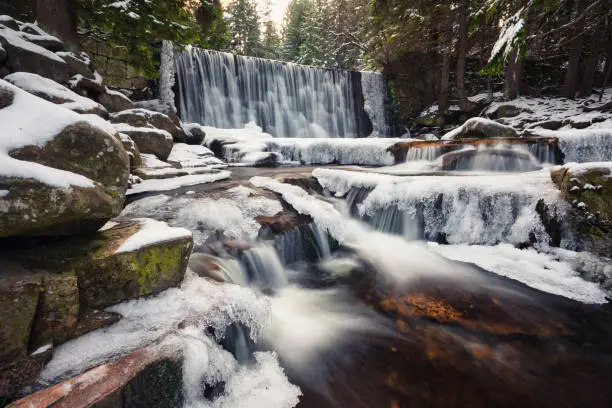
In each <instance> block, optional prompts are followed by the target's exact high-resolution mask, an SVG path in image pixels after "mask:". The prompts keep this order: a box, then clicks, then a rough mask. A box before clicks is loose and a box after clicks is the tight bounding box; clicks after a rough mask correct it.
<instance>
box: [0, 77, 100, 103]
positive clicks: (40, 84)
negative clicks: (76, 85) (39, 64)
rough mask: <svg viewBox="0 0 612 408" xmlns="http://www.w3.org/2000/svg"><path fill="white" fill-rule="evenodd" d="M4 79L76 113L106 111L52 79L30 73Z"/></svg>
mask: <svg viewBox="0 0 612 408" xmlns="http://www.w3.org/2000/svg"><path fill="white" fill-rule="evenodd" d="M4 79H5V80H6V81H8V82H10V83H11V84H13V85H15V86H17V87H19V88H21V89H23V90H24V91H26V92H29V93H31V94H34V95H45V99H48V100H54V101H58V103H57V104H58V105H60V106H62V107H64V108H66V109H70V110H72V111H76V112H90V111H93V110H96V109H97V110H100V111H102V112H104V111H106V109H105V108H104V107H103V106H102V105H100V104H99V103H97V102H95V101H93V100H91V99H89V98H85V97H84V96H81V95H79V94H77V93H75V92H73V91H71V90H70V89H68V88H66V87H65V86H63V85H60V84H58V83H57V82H55V81H53V80H52V79H48V78H45V77H42V76H40V75H37V74H32V73H29V72H15V73H14V74H10V75H7V76H6V77H4Z"/></svg>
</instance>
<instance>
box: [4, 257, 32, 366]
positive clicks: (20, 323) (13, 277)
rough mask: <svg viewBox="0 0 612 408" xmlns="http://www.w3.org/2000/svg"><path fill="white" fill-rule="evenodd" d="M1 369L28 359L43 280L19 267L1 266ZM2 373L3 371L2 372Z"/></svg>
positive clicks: (6, 264) (7, 264) (5, 264)
mask: <svg viewBox="0 0 612 408" xmlns="http://www.w3.org/2000/svg"><path fill="white" fill-rule="evenodd" d="M0 269H1V272H2V273H1V274H0V276H1V278H0V322H2V323H1V324H0V369H1V368H2V367H3V366H4V365H5V363H6V362H10V361H14V360H17V359H19V358H23V357H25V356H27V352H28V344H29V340H30V330H31V327H32V322H33V320H34V314H35V313H36V306H37V304H38V298H39V295H40V292H41V290H42V285H41V278H40V276H37V275H36V274H32V273H31V272H30V271H28V270H26V269H24V268H21V267H19V266H17V265H12V264H10V263H5V262H3V263H2V264H0ZM0 371H1V370H0Z"/></svg>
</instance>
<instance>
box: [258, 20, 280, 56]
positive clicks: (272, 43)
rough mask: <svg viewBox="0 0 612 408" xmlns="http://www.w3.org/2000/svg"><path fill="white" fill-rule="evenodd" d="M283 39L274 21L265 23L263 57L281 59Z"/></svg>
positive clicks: (262, 45)
mask: <svg viewBox="0 0 612 408" xmlns="http://www.w3.org/2000/svg"><path fill="white" fill-rule="evenodd" d="M282 43H283V41H282V39H281V37H280V35H279V34H278V31H277V30H276V25H275V24H274V22H273V21H266V22H265V23H264V36H263V41H262V44H261V47H262V57H263V58H268V59H280V58H281V56H282V52H281V51H282V50H281V48H282Z"/></svg>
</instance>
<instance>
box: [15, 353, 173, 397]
mask: <svg viewBox="0 0 612 408" xmlns="http://www.w3.org/2000/svg"><path fill="white" fill-rule="evenodd" d="M178 357H179V356H178V355H177V353H176V351H175V348H173V347H168V346H163V345H155V346H150V347H146V348H143V349H140V350H136V351H134V352H132V353H131V354H128V355H127V356H125V357H123V358H121V359H119V360H117V361H115V362H112V363H107V364H103V365H101V366H98V367H96V368H93V369H91V370H89V371H87V372H85V373H83V374H81V375H78V376H76V377H74V378H71V379H69V380H66V381H63V382H61V383H59V384H56V385H54V386H51V387H49V388H46V389H44V390H41V391H39V392H37V393H34V394H32V395H30V396H27V397H25V398H22V399H20V400H18V401H15V402H13V403H12V404H10V405H9V407H10V408H46V407H50V406H53V407H54V408H85V407H90V406H92V405H94V404H96V403H100V402H102V401H104V400H105V399H106V398H109V397H112V396H113V394H114V393H116V392H118V391H120V390H121V389H122V388H123V387H125V386H126V385H127V384H128V383H129V382H130V381H131V380H132V379H133V378H134V377H136V376H137V375H138V374H139V373H140V372H142V371H143V370H145V369H146V368H147V367H148V366H150V365H151V364H153V363H155V362H158V361H162V360H176V359H177V358H178Z"/></svg>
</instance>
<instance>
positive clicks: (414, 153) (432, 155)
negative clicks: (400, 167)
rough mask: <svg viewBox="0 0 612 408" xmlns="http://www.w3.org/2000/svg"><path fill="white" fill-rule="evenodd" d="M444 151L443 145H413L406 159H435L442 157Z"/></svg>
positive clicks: (409, 160) (408, 160)
mask: <svg viewBox="0 0 612 408" xmlns="http://www.w3.org/2000/svg"><path fill="white" fill-rule="evenodd" d="M442 153H443V150H442V147H441V146H438V145H428V146H419V147H412V148H410V149H408V153H407V154H406V161H407V162H411V161H433V160H435V159H437V158H438V157H440V156H441V155H442Z"/></svg>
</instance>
